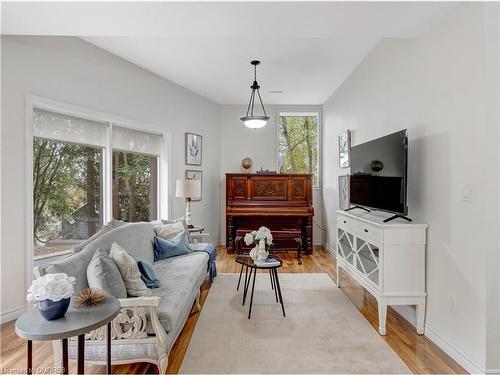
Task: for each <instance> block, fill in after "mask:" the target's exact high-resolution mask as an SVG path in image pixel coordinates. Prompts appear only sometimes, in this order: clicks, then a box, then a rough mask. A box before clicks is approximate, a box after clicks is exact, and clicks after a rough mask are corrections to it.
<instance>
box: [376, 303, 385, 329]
mask: <svg viewBox="0 0 500 375" xmlns="http://www.w3.org/2000/svg"><path fill="white" fill-rule="evenodd" d="M377 303H378V333H380V334H381V335H382V336H385V321H386V319H387V300H386V299H385V298H384V297H380V298H379V299H378V300H377Z"/></svg>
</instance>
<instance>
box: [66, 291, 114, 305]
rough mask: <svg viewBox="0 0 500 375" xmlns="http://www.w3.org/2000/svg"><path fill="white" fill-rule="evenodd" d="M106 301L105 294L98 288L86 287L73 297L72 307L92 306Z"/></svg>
mask: <svg viewBox="0 0 500 375" xmlns="http://www.w3.org/2000/svg"><path fill="white" fill-rule="evenodd" d="M104 301H106V295H105V294H104V292H103V291H102V290H100V289H93V288H87V289H84V290H82V291H81V292H80V293H79V294H78V295H77V296H76V297H75V298H74V304H73V305H74V307H75V308H77V309H79V308H82V307H92V306H96V305H99V304H100V303H103V302H104Z"/></svg>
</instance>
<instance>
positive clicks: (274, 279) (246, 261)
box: [236, 255, 286, 319]
mask: <svg viewBox="0 0 500 375" xmlns="http://www.w3.org/2000/svg"><path fill="white" fill-rule="evenodd" d="M269 259H276V260H277V261H278V262H279V264H278V265H274V266H260V265H257V264H255V262H254V261H253V259H252V258H250V256H248V255H238V256H237V257H236V263H239V264H241V270H240V277H239V279H238V286H237V287H236V290H239V289H240V283H241V276H242V274H243V268H244V269H245V282H244V285H243V304H242V305H243V306H245V300H246V298H247V293H248V287H249V286H250V280H252V272H253V281H252V292H251V293H250V307H249V309H248V319H250V317H251V316H252V304H253V291H254V288H255V275H256V274H257V270H264V269H267V270H269V276H270V278H271V289H274V296H275V297H276V302H279V303H281V310H282V311H283V316H286V315H285V306H284V304H283V296H282V294H281V287H280V280H279V277H278V271H277V270H278V268H280V267H281V266H282V265H283V261H282V260H281V259H280V258H278V257H275V256H272V257H269ZM248 270H250V274H249V272H248Z"/></svg>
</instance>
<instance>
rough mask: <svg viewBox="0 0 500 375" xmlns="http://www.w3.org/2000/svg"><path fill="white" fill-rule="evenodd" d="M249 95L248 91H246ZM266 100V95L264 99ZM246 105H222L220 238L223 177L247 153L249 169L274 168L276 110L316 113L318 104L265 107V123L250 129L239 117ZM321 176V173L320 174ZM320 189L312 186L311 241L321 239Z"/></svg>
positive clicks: (237, 166)
mask: <svg viewBox="0 0 500 375" xmlns="http://www.w3.org/2000/svg"><path fill="white" fill-rule="evenodd" d="M248 94H249V95H250V92H249V93H248ZM264 100H265V98H264ZM246 110H247V108H246V106H236V105H232V106H223V107H222V114H221V154H220V157H221V207H220V209H221V211H220V212H221V241H223V242H222V243H225V239H226V228H225V225H226V188H225V187H226V178H225V173H231V172H232V173H235V172H236V173H240V172H244V171H245V170H244V169H243V168H242V167H241V160H243V159H244V158H245V157H247V156H249V157H251V158H252V160H253V168H252V169H251V170H250V171H251V172H255V171H257V170H259V169H260V168H261V167H262V168H264V169H269V170H277V169H278V166H277V161H278V160H277V146H278V140H277V128H276V121H277V118H278V115H279V112H319V113H320V118H321V106H271V105H269V106H266V111H267V114H268V116H270V117H271V119H270V120H269V122H268V124H267V125H266V126H265V127H264V128H262V129H249V128H247V127H246V126H244V125H243V123H242V122H241V120H240V117H241V116H243V115H244V114H245V113H246ZM320 178H321V176H320ZM321 200H322V197H321V189H313V206H314V221H315V224H314V226H313V227H314V229H313V242H314V244H316V245H319V244H321V242H322V234H321V232H322V231H321V229H320V227H322V216H323V213H322V203H321Z"/></svg>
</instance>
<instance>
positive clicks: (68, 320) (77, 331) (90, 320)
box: [16, 296, 120, 374]
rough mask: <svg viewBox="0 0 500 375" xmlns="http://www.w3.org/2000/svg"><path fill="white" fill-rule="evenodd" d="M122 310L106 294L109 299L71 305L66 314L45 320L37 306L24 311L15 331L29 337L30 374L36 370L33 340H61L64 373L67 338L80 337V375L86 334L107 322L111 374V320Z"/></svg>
mask: <svg viewBox="0 0 500 375" xmlns="http://www.w3.org/2000/svg"><path fill="white" fill-rule="evenodd" d="M119 312H120V303H119V302H118V300H117V299H116V298H114V297H109V296H106V301H105V302H104V303H101V304H99V305H96V306H93V307H82V308H80V309H76V308H74V307H73V306H71V307H70V308H69V309H68V311H67V312H66V315H64V317H62V318H60V319H57V320H51V321H48V320H45V319H44V318H43V317H42V316H41V315H40V313H39V312H38V309H36V308H35V309H31V310H29V311H27V312H25V313H24V314H23V315H21V316H20V317H19V319H17V321H16V334H17V335H18V336H19V337H21V338H23V339H25V340H27V346H28V347H27V349H28V358H27V373H28V374H31V373H32V371H33V359H32V355H33V343H32V341H52V340H61V341H62V356H63V358H62V360H63V368H64V374H67V373H68V338H70V337H74V336H78V366H77V367H78V374H83V373H84V368H85V366H84V360H85V358H84V357H85V334H86V333H89V332H90V331H92V330H94V329H97V328H99V327H102V326H103V325H105V324H107V325H108V327H107V335H106V336H107V338H106V340H107V347H108V348H107V373H108V374H111V321H112V320H113V319H114V318H115V317H116V316H117V315H118V313H119Z"/></svg>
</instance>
